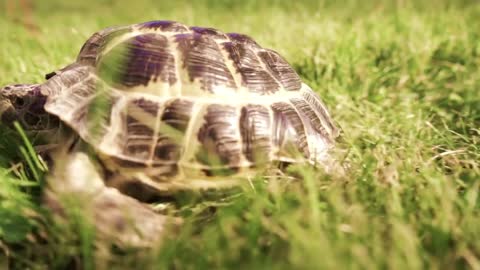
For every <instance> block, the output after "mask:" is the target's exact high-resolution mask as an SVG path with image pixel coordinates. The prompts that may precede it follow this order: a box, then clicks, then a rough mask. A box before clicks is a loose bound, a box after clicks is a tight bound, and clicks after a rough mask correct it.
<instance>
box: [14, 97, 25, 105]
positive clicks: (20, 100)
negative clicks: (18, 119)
mask: <svg viewBox="0 0 480 270" xmlns="http://www.w3.org/2000/svg"><path fill="white" fill-rule="evenodd" d="M14 104H15V107H23V106H25V99H23V98H16V99H15V101H14Z"/></svg>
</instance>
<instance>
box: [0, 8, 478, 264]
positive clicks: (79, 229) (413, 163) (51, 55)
mask: <svg viewBox="0 0 480 270" xmlns="http://www.w3.org/2000/svg"><path fill="white" fill-rule="evenodd" d="M6 1H7V2H10V3H11V4H12V3H13V4H12V5H11V6H10V8H9V9H3V11H0V15H1V16H0V29H1V30H2V31H1V36H0V59H1V61H0V63H1V65H0V85H5V84H9V83H14V82H41V81H42V80H43V77H44V74H45V73H48V72H50V71H52V70H55V69H57V68H59V67H63V66H65V65H66V64H68V63H70V62H72V61H73V60H74V58H75V56H76V53H77V52H78V51H79V49H80V47H81V45H82V44H83V42H84V41H85V40H86V38H88V37H89V36H90V35H91V34H92V33H93V32H95V31H97V30H99V29H102V28H104V27H107V26H111V25H119V24H130V23H136V22H142V21H148V20H153V19H170V20H177V21H180V22H183V23H186V24H189V25H200V26H211V27H216V28H219V29H222V30H224V31H226V32H241V33H246V34H248V35H250V36H252V37H254V38H255V39H256V40H257V41H258V42H259V43H260V44H261V45H263V46H265V47H270V48H274V49H275V50H277V51H279V52H280V53H281V54H282V55H284V56H285V58H286V59H287V60H288V61H289V62H290V63H291V64H292V65H293V66H294V67H295V69H296V70H297V71H298V72H299V74H300V76H301V77H302V78H303V80H304V81H305V82H306V83H307V84H309V85H310V86H311V87H312V88H313V89H315V91H316V92H317V93H318V94H319V95H320V96H321V97H322V98H323V99H324V100H325V103H326V104H327V105H328V107H329V108H330V111H331V114H332V115H333V118H334V119H335V121H336V123H337V124H338V126H339V127H341V130H342V132H341V137H340V138H339V140H338V143H337V150H336V151H335V153H334V157H335V159H337V160H338V161H339V162H340V163H341V164H342V165H343V166H344V167H345V168H346V170H345V173H343V174H341V173H338V172H337V173H336V172H331V173H327V172H324V171H322V170H313V169H312V168H309V167H308V166H299V167H296V168H292V169H290V174H292V175H294V176H296V178H297V179H298V178H301V179H302V180H294V181H281V179H279V180H275V179H273V180H271V181H270V183H268V184H267V183H265V182H264V181H262V178H261V177H260V176H259V177H258V179H256V180H258V181H254V185H253V186H252V188H250V189H247V190H245V191H244V192H243V193H240V194H234V195H230V196H227V197H226V198H223V199H222V200H201V201H198V200H196V199H192V198H188V197H187V198H183V199H182V200H181V201H182V202H181V205H182V206H181V208H180V209H179V210H178V211H177V215H181V216H183V217H184V218H185V224H184V226H183V227H182V228H181V229H180V232H179V234H178V235H175V236H174V237H172V239H169V240H168V242H167V244H164V245H163V246H162V247H159V248H157V249H153V250H150V251H146V250H144V251H140V252H138V251H137V252H134V251H128V250H127V251H125V250H122V251H118V252H117V254H115V255H110V256H107V255H103V256H102V255H101V254H102V253H100V254H99V253H96V252H94V250H93V248H92V246H93V245H92V239H93V233H92V231H91V230H90V227H89V226H88V224H86V223H85V222H84V221H83V219H82V218H81V216H78V215H77V218H73V219H72V222H71V223H72V224H71V225H70V226H66V227H65V226H64V227H61V226H53V225H51V223H50V222H49V220H50V219H49V215H48V213H47V212H46V211H45V210H44V209H43V208H42V207H41V206H40V204H39V200H40V197H41V196H40V194H41V190H42V188H43V187H44V181H43V179H44V177H43V175H44V171H45V168H44V166H43V165H42V164H41V162H39V160H37V159H36V158H34V157H35V155H34V154H33V153H32V150H31V149H30V147H29V144H28V143H26V140H24V139H23V137H22V136H20V134H17V135H16V136H13V137H11V136H8V137H7V136H6V135H5V136H4V135H2V136H1V137H0V140H1V142H0V165H1V167H0V267H7V266H8V265H10V266H11V267H12V268H21V269H24V268H29V269H47V268H48V269H59V268H60V269H62V268H70V267H72V266H75V267H77V268H85V269H91V268H93V267H95V266H96V267H97V268H110V267H112V266H116V267H121V268H128V267H129V266H130V267H135V268H142V267H143V268H156V269H164V268H167V267H168V268H178V269H186V268H188V269H208V268H212V267H214V268H246V267H253V268H257V269H270V268H280V269H283V268H284V269H292V268H294V269H311V268H314V269H325V268H328V269H344V268H348V269H373V268H381V269H386V268H391V269H425V268H430V269H435V268H442V269H453V268H457V269H480V226H479V224H480V198H479V191H480V94H479V91H480V72H479V66H480V32H479V29H480V20H479V19H478V18H480V4H479V2H478V1H473V0H472V1H467V0H463V1H462V0H459V1H448V0H444V1H435V3H433V2H434V1H426V0H425V1H402V0H397V1H381V2H380V1H370V2H367V1H343V2H342V3H340V2H336V3H334V2H333V1H332V2H330V1H313V0H312V1H309V0H306V1H302V2H298V1H279V0H277V1H275V0H267V1H262V2H261V3H258V2H257V1H254V0H244V1H229V0H222V1H213V0H199V1H191V2H192V3H190V1H154V0H136V1H126V0H121V1H113V0H103V1H94V0H82V1H69V2H68V1H60V0H55V1H52V0H49V1H47V0H45V1H36V2H35V3H34V5H33V6H32V7H31V8H27V9H25V8H24V9H22V8H21V6H20V5H18V6H16V5H17V4H16V2H15V1H9V0H5V1H3V2H2V4H5V3H6ZM32 2H33V1H32ZM28 10H30V13H31V16H30V17H29V16H27V15H26V14H28V12H27V13H25V12H26V11H28ZM7 11H8V12H7ZM0 131H1V132H0V133H2V134H4V133H5V129H4V128H2V129H0ZM18 150H20V151H18ZM17 152H18V153H20V154H17ZM19 161H23V162H21V163H19ZM12 164H14V165H15V166H12ZM286 182H288V183H286Z"/></svg>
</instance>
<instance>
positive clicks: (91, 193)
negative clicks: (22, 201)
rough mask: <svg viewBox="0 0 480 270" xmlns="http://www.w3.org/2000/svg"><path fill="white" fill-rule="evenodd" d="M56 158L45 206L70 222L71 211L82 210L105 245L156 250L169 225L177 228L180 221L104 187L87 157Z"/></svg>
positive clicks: (72, 155)
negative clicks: (152, 247)
mask: <svg viewBox="0 0 480 270" xmlns="http://www.w3.org/2000/svg"><path fill="white" fill-rule="evenodd" d="M54 158H55V161H56V162H57V163H56V166H55V168H54V169H53V174H52V175H51V176H50V177H49V178H48V186H49V188H48V191H47V193H46V197H45V198H46V205H47V206H48V207H49V208H50V209H52V210H53V212H54V213H55V214H57V215H58V216H60V217H63V218H66V219H67V220H68V218H69V212H70V211H71V210H72V209H76V210H79V209H80V210H81V213H82V216H81V218H86V219H87V221H88V222H90V224H91V225H93V227H94V229H95V232H96V234H95V236H96V239H97V240H100V241H101V242H102V243H105V242H107V243H114V244H116V245H119V246H124V247H145V246H153V245H156V244H158V243H159V242H160V241H161V240H162V238H163V236H164V234H165V231H166V230H165V229H166V226H167V225H168V224H173V225H175V224H177V225H178V220H176V219H173V218H169V217H167V216H164V215H160V214H158V213H156V212H154V211H153V209H152V208H151V207H149V206H148V205H147V204H143V203H141V202H139V201H138V200H136V199H134V198H132V197H129V196H126V195H123V194H122V193H120V192H119V191H118V190H117V189H115V188H111V187H107V186H105V184H104V181H103V179H102V177H101V176H100V174H99V173H98V170H97V169H96V168H95V165H94V164H93V163H92V161H91V160H90V158H89V157H88V156H87V155H86V154H85V153H82V152H76V153H73V154H68V155H65V156H63V157H59V156H55V157H54ZM58 162H61V163H58ZM64 220H65V219H64Z"/></svg>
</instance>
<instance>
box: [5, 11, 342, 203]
mask: <svg viewBox="0 0 480 270" xmlns="http://www.w3.org/2000/svg"><path fill="white" fill-rule="evenodd" d="M0 117H1V120H2V122H4V123H12V122H13V121H18V122H20V123H21V124H22V126H23V127H24V129H25V130H27V131H28V132H29V133H30V134H33V135H41V136H43V137H47V140H50V141H53V140H57V141H56V144H63V140H64V137H60V139H55V138H57V136H54V135H55V134H56V133H57V132H58V130H60V129H63V130H69V131H68V132H67V133H70V134H71V135H72V136H73V135H76V136H78V138H79V141H81V142H83V143H84V144H85V145H87V146H88V147H89V148H90V149H93V152H94V153H95V157H96V161H95V162H96V164H97V165H96V167H97V168H100V170H99V172H98V174H99V177H100V178H101V179H103V180H104V182H105V183H106V185H107V186H108V187H113V188H116V189H118V190H120V191H121V192H122V193H123V194H126V195H129V196H132V197H135V198H136V199H139V200H141V201H148V200H149V199H150V198H152V196H154V195H160V196H163V195H168V194H172V193H173V192H176V191H178V190H190V189H194V190H203V189H216V188H225V187H230V186H235V185H237V184H240V183H241V182H242V181H243V182H244V181H245V179H246V178H248V177H251V176H253V175H254V174H256V173H258V172H259V171H260V170H261V169H264V168H266V167H269V166H280V165H281V164H291V163H311V164H314V165H320V166H322V165H325V164H327V163H328V161H329V159H330V157H329V154H328V153H329V149H331V148H332V147H333V146H334V140H335V138H336V137H337V135H338V128H337V127H336V126H335V124H334V122H333V120H332V118H331V116H330V115H329V113H328V111H327V108H326V106H325V105H324V103H323V102H322V101H321V99H320V97H319V96H318V95H317V94H316V93H315V92H314V91H313V90H312V89H311V88H310V87H309V86H308V85H306V84H305V83H303V82H302V80H301V78H300V77H299V75H298V74H297V73H296V72H295V70H294V69H293V68H292V67H291V65H290V64H289V63H288V62H287V61H286V60H285V59H284V58H283V57H282V56H281V55H280V54H279V53H277V52H276V51H274V50H272V49H267V48H263V47H261V46H260V45H259V44H258V43H257V42H255V41H254V40H253V39H252V38H250V37H249V36H247V35H243V34H238V33H223V32H221V31H219V30H216V29H214V28H205V27H188V26H186V25H184V24H181V23H178V22H174V21H164V20H161V21H150V22H144V23H139V24H133V25H128V26H120V27H111V28H107V29H104V30H101V31H99V32H97V33H95V34H93V35H92V36H91V37H90V38H89V39H88V40H87V41H86V43H85V44H84V45H83V47H82V48H81V50H80V52H79V54H78V57H77V59H76V61H75V62H74V63H73V64H70V65H68V66H66V67H64V68H62V69H60V70H57V71H54V72H51V73H49V74H47V75H46V81H45V82H43V83H40V84H17V85H9V86H6V87H4V88H2V89H1V90H0ZM60 127H64V128H60ZM80 159H82V160H83V158H80ZM84 163H85V162H83V163H82V164H84ZM72 174H73V175H71V176H70V177H73V178H75V173H72ZM52 181H53V180H52ZM119 196H120V195H119Z"/></svg>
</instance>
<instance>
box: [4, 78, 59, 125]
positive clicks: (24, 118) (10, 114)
mask: <svg viewBox="0 0 480 270" xmlns="http://www.w3.org/2000/svg"><path fill="white" fill-rule="evenodd" d="M46 100H47V96H45V95H43V94H42V93H41V90H40V85H39V84H14V85H7V86H5V87H3V88H0V122H2V123H4V124H6V125H8V126H12V125H13V123H14V122H16V121H17V122H19V123H20V124H21V125H22V127H23V128H24V129H25V130H26V131H27V132H29V133H41V132H43V131H49V130H52V129H55V128H58V123H59V122H58V119H57V118H56V117H54V116H52V115H50V114H48V113H47V112H46V111H45V109H44V105H45V102H46Z"/></svg>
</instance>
